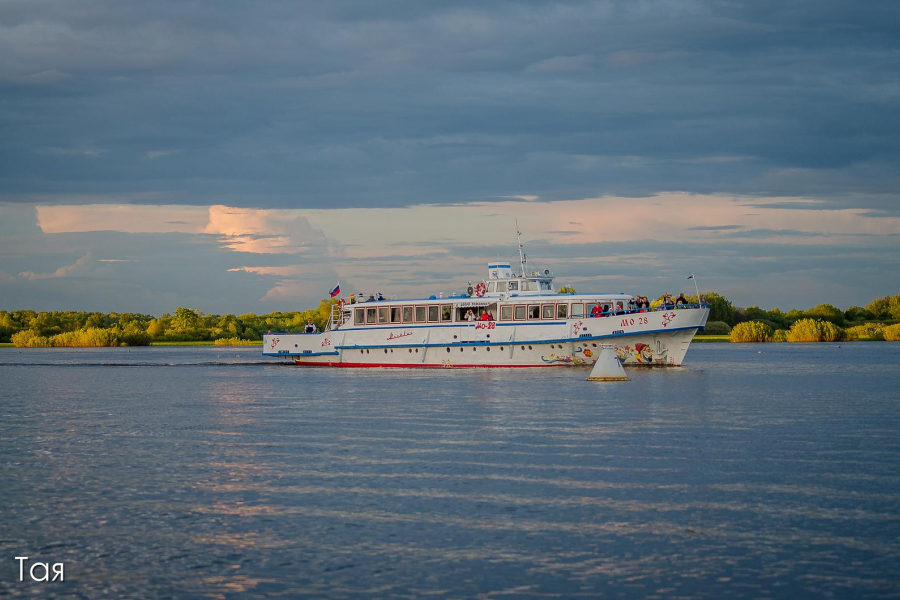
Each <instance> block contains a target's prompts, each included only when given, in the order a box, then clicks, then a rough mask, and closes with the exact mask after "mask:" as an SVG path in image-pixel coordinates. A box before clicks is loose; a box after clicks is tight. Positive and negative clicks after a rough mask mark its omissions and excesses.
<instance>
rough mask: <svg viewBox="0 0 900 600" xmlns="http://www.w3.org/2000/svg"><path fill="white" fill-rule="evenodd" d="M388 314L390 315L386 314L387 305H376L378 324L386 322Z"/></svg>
mask: <svg viewBox="0 0 900 600" xmlns="http://www.w3.org/2000/svg"><path fill="white" fill-rule="evenodd" d="M389 316H390V315H389V314H388V307H387V306H380V307H378V323H379V324H380V323H387V322H388V317H389Z"/></svg>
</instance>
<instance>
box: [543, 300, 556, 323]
mask: <svg viewBox="0 0 900 600" xmlns="http://www.w3.org/2000/svg"><path fill="white" fill-rule="evenodd" d="M548 309H549V312H550V316H549V317H548V316H546V315H547V311H548ZM555 314H556V305H555V304H541V319H542V320H544V321H552V320H553V319H554V318H556V317H555V316H554V315H555Z"/></svg>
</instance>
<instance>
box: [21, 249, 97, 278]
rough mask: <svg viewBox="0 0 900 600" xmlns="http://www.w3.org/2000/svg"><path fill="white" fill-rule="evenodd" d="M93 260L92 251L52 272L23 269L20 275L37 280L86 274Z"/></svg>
mask: <svg viewBox="0 0 900 600" xmlns="http://www.w3.org/2000/svg"><path fill="white" fill-rule="evenodd" d="M93 262H94V260H93V256H91V254H90V253H87V254H85V255H84V256H82V257H81V258H79V259H78V260H76V261H75V262H74V263H72V264H71V265H65V266H62V267H60V268H58V269H57V270H55V271H54V272H52V273H33V272H31V271H23V272H22V273H19V277H21V278H23V279H28V280H31V281H36V280H39V279H61V278H63V277H69V276H71V275H78V274H84V273H85V272H86V271H88V270H89V269H90V267H91V266H92V264H93Z"/></svg>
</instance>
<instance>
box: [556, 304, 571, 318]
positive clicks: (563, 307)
mask: <svg viewBox="0 0 900 600" xmlns="http://www.w3.org/2000/svg"><path fill="white" fill-rule="evenodd" d="M556 318H557V319H567V318H569V305H568V304H557V305H556Z"/></svg>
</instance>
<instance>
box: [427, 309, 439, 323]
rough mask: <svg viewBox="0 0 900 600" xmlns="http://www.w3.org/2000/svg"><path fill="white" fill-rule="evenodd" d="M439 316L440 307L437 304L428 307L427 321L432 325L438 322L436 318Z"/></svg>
mask: <svg viewBox="0 0 900 600" xmlns="http://www.w3.org/2000/svg"><path fill="white" fill-rule="evenodd" d="M440 316H441V307H440V306H438V305H437V304H432V305H431V306H429V307H428V320H429V321H430V322H432V323H435V322H437V321H438V318H439V317H440Z"/></svg>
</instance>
